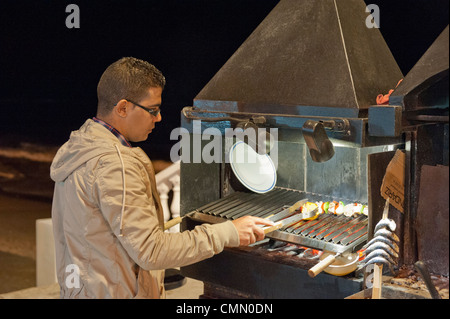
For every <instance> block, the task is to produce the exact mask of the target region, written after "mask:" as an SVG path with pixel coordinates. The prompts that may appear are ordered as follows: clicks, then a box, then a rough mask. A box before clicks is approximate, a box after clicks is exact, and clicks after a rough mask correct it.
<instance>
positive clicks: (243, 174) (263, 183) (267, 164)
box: [230, 141, 277, 193]
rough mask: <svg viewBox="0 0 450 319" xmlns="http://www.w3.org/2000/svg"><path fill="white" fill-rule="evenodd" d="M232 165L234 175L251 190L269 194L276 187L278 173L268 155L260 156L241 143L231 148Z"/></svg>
mask: <svg viewBox="0 0 450 319" xmlns="http://www.w3.org/2000/svg"><path fill="white" fill-rule="evenodd" d="M230 164H231V169H232V170H233V172H234V175H236V177H237V178H238V179H239V181H240V182H241V183H242V185H244V186H245V187H247V188H248V189H249V190H251V191H253V192H255V193H267V192H268V191H270V190H272V189H273V188H274V187H275V184H276V182H277V172H276V169H275V165H274V164H273V161H272V159H271V158H270V156H269V155H268V154H265V155H260V154H258V153H257V152H255V150H253V149H252V148H251V147H250V146H249V145H247V144H246V143H244V142H242V141H239V142H237V143H236V144H234V145H233V146H232V147H231V150H230Z"/></svg>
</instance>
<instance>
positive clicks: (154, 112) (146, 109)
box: [126, 99, 161, 117]
mask: <svg viewBox="0 0 450 319" xmlns="http://www.w3.org/2000/svg"><path fill="white" fill-rule="evenodd" d="M126 100H127V101H128V102H130V103H133V104H134V105H136V106H139V107H140V108H141V109H144V110H145V111H147V112H148V113H150V114H151V115H153V116H154V117H157V116H158V114H159V113H160V112H161V109H160V108H159V107H158V108H154V109H149V108H146V107H145V106H142V105H140V104H137V103H136V102H133V101H131V100H129V99H126Z"/></svg>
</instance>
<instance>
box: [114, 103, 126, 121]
mask: <svg viewBox="0 0 450 319" xmlns="http://www.w3.org/2000/svg"><path fill="white" fill-rule="evenodd" d="M127 104H128V101H127V100H125V99H122V100H120V101H119V102H118V103H117V104H116V106H115V107H114V112H115V113H116V114H117V115H119V116H120V117H127V114H128V109H127Z"/></svg>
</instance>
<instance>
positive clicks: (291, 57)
mask: <svg viewBox="0 0 450 319" xmlns="http://www.w3.org/2000/svg"><path fill="white" fill-rule="evenodd" d="M368 15H369V13H367V12H366V4H365V3H364V1H363V0H320V1H317V0H281V1H280V3H279V4H278V5H277V6H276V7H275V8H274V9H273V10H272V12H271V13H270V14H269V15H268V16H267V17H266V19H265V20H264V21H263V22H262V23H261V24H260V25H259V26H258V27H257V29H256V30H255V31H254V32H253V33H252V34H251V35H250V36H249V38H248V39H247V40H246V41H245V42H244V43H243V44H242V46H241V47H240V48H239V49H238V50H237V51H236V52H235V53H234V55H233V56H232V57H231V58H230V59H229V60H228V61H227V62H226V64H225V65H224V66H223V67H222V68H221V69H220V70H219V72H218V73H217V74H216V75H215V76H214V77H213V78H212V79H211V81H210V82H209V83H208V84H207V85H206V86H205V87H204V88H203V89H202V90H201V92H200V93H199V94H198V95H197V96H196V98H195V100H194V106H196V107H198V108H201V109H205V110H223V111H230V112H257V113H258V112H265V113H278V114H296V115H326V116H340V117H358V116H359V115H360V114H362V113H364V112H361V111H362V110H363V111H365V110H366V109H367V108H368V107H369V106H370V105H373V104H376V101H375V99H376V96H377V95H378V94H380V92H387V91H389V89H391V88H392V87H395V85H396V84H397V83H398V81H399V80H400V79H401V78H402V77H403V75H402V73H401V71H400V69H399V67H398V65H397V63H396V61H395V59H394V58H393V56H392V54H391V52H390V50H389V48H388V47H387V45H386V43H385V41H384V39H383V37H382V35H381V33H380V31H379V30H378V29H377V28H368V27H367V26H366V20H367V17H368Z"/></svg>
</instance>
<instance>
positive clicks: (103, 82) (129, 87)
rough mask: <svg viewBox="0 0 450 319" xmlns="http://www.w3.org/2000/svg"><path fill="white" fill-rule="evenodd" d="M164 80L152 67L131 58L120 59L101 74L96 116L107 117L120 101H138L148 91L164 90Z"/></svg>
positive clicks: (144, 96)
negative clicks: (153, 89) (151, 89)
mask: <svg viewBox="0 0 450 319" xmlns="http://www.w3.org/2000/svg"><path fill="white" fill-rule="evenodd" d="M165 85H166V79H165V78H164V75H163V74H162V73H161V71H159V70H158V69H157V68H156V67H155V66H154V65H152V64H150V63H148V62H146V61H143V60H140V59H136V58H133V57H125V58H122V59H120V60H118V61H116V62H114V63H113V64H111V65H110V66H108V67H107V68H106V70H105V72H103V74H102V76H101V78H100V81H99V82H98V86H97V97H98V106H97V114H99V115H107V114H109V113H111V111H112V109H113V108H114V106H115V105H116V104H117V102H119V101H120V100H121V99H130V100H133V101H136V102H138V101H140V100H142V99H144V98H146V97H147V94H148V89H150V88H152V87H160V88H162V89H164V86H165Z"/></svg>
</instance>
